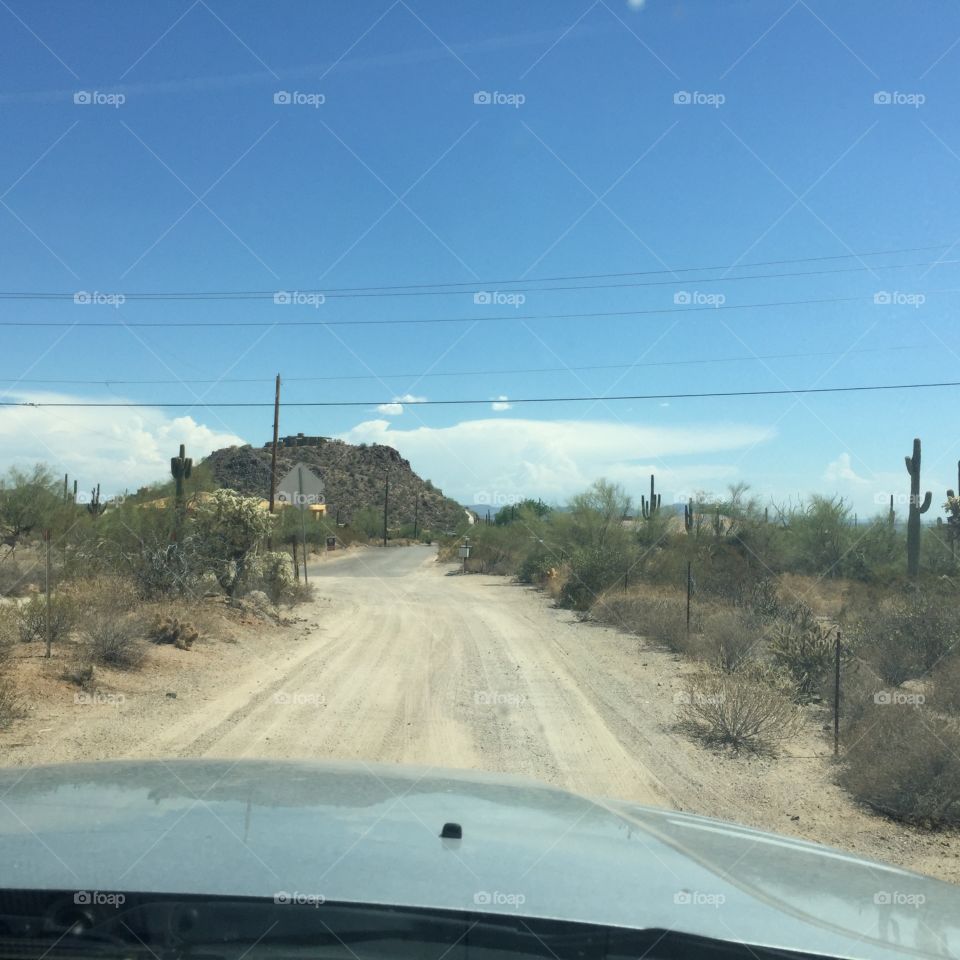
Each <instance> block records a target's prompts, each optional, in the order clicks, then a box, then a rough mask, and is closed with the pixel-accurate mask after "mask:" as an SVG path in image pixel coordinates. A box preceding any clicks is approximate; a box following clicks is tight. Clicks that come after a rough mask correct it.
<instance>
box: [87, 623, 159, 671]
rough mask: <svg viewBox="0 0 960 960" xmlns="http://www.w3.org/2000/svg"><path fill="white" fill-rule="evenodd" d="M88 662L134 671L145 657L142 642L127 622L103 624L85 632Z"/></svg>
mask: <svg viewBox="0 0 960 960" xmlns="http://www.w3.org/2000/svg"><path fill="white" fill-rule="evenodd" d="M86 645H87V649H88V651H89V656H90V661H91V663H93V664H100V665H101V666H105V667H116V668H117V669H118V670H136V669H137V668H138V667H140V666H142V665H143V661H144V658H145V657H146V650H145V649H144V645H143V641H142V640H141V639H140V637H139V636H137V634H136V632H135V629H134V627H133V625H132V624H131V623H130V622H129V621H127V622H124V621H120V622H104V623H100V624H98V625H97V626H95V627H92V628H90V629H89V630H88V631H87V632H86Z"/></svg>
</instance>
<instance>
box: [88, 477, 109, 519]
mask: <svg viewBox="0 0 960 960" xmlns="http://www.w3.org/2000/svg"><path fill="white" fill-rule="evenodd" d="M106 509H107V505H106V504H105V503H101V502H100V484H99V483H98V484H97V485H96V487H94V489H93V490H91V491H90V501H89V502H88V503H87V511H88V512H89V513H90V515H91V516H92V517H93V518H94V519H96V518H97V517H99V516H100V514H101V513H103V511H104V510H106Z"/></svg>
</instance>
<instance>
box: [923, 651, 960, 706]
mask: <svg viewBox="0 0 960 960" xmlns="http://www.w3.org/2000/svg"><path fill="white" fill-rule="evenodd" d="M930 679H931V680H932V681H933V696H932V697H931V699H932V702H933V706H934V708H935V709H937V710H943V711H944V712H946V713H956V714H960V655H957V654H954V655H952V656H949V657H946V658H945V659H944V660H943V661H942V662H941V663H939V664H937V666H936V667H935V668H934V670H933V671H932V672H931V674H930Z"/></svg>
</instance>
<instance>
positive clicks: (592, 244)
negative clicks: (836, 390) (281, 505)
mask: <svg viewBox="0 0 960 960" xmlns="http://www.w3.org/2000/svg"><path fill="white" fill-rule="evenodd" d="M0 23H2V25H3V28H2V30H0V64H2V67H0V71H2V78H3V83H2V88H0V114H2V116H3V119H4V123H5V130H6V134H7V135H6V137H5V138H4V150H3V152H2V154H0V289H2V290H3V291H4V292H53V293H66V294H73V293H77V292H80V291H85V292H88V293H91V292H96V293H97V294H100V295H106V298H107V299H109V298H110V297H111V296H112V297H113V298H114V299H122V298H127V299H126V301H125V302H123V303H122V304H120V305H116V304H114V303H109V302H104V303H96V302H95V303H74V302H73V300H72V299H69V298H68V299H66V300H59V301H58V300H53V301H51V300H43V299H3V300H0V320H3V321H6V322H8V323H9V322H10V321H19V322H21V323H26V324H29V325H25V326H8V327H6V328H5V329H4V330H3V331H2V336H3V340H4V350H3V354H2V361H0V376H2V377H3V379H4V384H3V389H4V391H5V399H8V400H15V401H33V402H39V401H42V400H45V399H46V400H53V399H61V400H63V399H66V400H76V401H84V400H86V401H96V400H101V401H107V402H109V401H127V402H132V403H136V404H140V406H137V407H133V408H124V409H120V410H107V409H90V408H67V409H64V408H56V409H50V408H47V409H39V408H30V409H23V408H6V409H4V410H0V441H2V443H0V466H5V465H8V464H12V463H18V464H21V463H26V462H33V461H36V460H45V461H47V462H50V463H51V464H52V465H55V466H56V467H58V468H59V469H65V470H69V471H70V472H71V474H72V475H76V476H79V477H80V480H81V483H82V484H86V483H93V482H98V481H99V482H101V483H103V484H104V486H105V487H110V488H114V489H122V488H123V487H124V486H135V485H136V484H137V483H140V482H145V481H147V480H150V479H155V478H160V477H162V476H163V473H164V471H165V469H166V468H165V466H164V464H165V463H166V458H167V457H168V456H169V455H170V454H171V453H173V452H175V451H176V446H177V444H179V443H180V442H186V443H187V444H188V446H189V447H190V449H191V451H193V452H194V454H195V455H196V456H199V455H202V454H203V453H205V452H207V451H208V450H209V449H212V448H213V447H215V446H218V445H220V444H222V443H225V442H242V441H247V442H252V443H255V444H259V443H263V442H264V441H266V440H267V439H268V437H269V434H270V429H271V420H272V411H271V410H270V409H268V408H266V407H265V408H262V409H237V408H234V409H225V408H216V407H212V406H209V405H208V404H211V403H214V402H217V401H219V402H231V401H232V402H237V401H262V402H264V403H269V402H270V401H271V400H272V383H271V380H272V377H273V376H274V374H275V373H277V372H280V373H281V375H282V376H283V378H284V380H285V386H284V400H285V401H289V402H296V401H301V402H306V401H333V400H337V401H370V402H369V403H368V404H364V405H361V406H359V407H347V408H336V407H324V408H296V407H289V408H286V409H285V410H284V412H283V418H282V424H281V428H282V431H283V432H284V433H287V432H296V431H298V430H303V431H305V432H308V433H322V434H327V435H339V436H344V437H346V438H348V439H351V440H354V441H358V442H359V441H361V440H366V441H378V442H385V443H391V444H392V445H394V446H396V447H397V448H398V449H400V450H401V452H402V453H403V454H404V455H405V456H407V457H408V458H410V460H411V461H412V463H413V466H414V468H415V469H416V470H418V472H420V473H421V474H423V475H424V476H429V477H430V478H431V479H433V481H434V482H435V483H437V484H438V485H440V486H442V487H443V488H444V489H445V490H446V491H447V492H449V493H450V494H452V495H453V496H456V497H457V498H459V499H461V500H462V501H464V502H475V501H477V499H478V496H479V498H480V499H482V498H483V497H487V498H488V499H490V500H491V501H492V502H494V503H497V502H501V501H505V500H507V499H509V498H511V497H515V496H521V495H533V496H543V497H544V498H545V499H549V500H562V499H564V498H565V497H566V496H568V495H569V494H571V493H573V492H576V491H577V490H578V489H581V488H582V487H583V486H585V485H586V484H587V483H589V482H590V481H591V480H592V479H594V478H595V477H597V476H601V475H605V476H607V477H610V478H612V479H617V480H619V481H621V482H623V483H624V484H625V485H626V486H627V487H628V488H629V489H630V490H631V491H632V492H634V493H635V494H636V495H637V496H638V495H639V493H640V492H641V491H642V489H643V488H644V478H645V477H646V476H647V475H648V474H649V472H650V471H651V470H653V471H655V472H656V473H657V475H658V478H659V485H660V488H661V490H662V491H663V493H664V496H665V499H667V500H670V499H675V498H676V499H679V498H682V497H683V496H685V495H686V494H688V493H691V492H693V491H695V490H698V489H705V490H721V489H723V487H724V486H725V485H726V484H728V483H731V482H735V481H739V480H745V481H747V482H749V483H751V485H752V486H753V488H754V490H755V491H756V492H757V493H758V494H759V495H761V496H763V497H764V498H768V497H769V498H773V499H776V500H785V499H787V498H788V497H790V496H794V497H795V496H797V495H804V494H808V493H811V492H821V493H839V494H842V495H844V496H845V497H847V498H848V499H850V500H851V501H852V502H853V503H854V504H855V506H856V509H857V510H858V511H859V512H860V514H861V515H864V514H867V513H870V512H872V511H873V510H874V509H876V504H877V501H878V500H881V499H883V500H885V498H886V496H887V494H888V493H889V492H896V493H900V492H906V489H907V477H906V473H905V471H904V468H903V466H902V462H903V456H904V454H906V453H908V452H909V450H910V443H911V441H912V438H913V437H914V436H920V437H922V438H923V441H924V455H925V460H924V487H925V488H930V489H932V490H933V491H934V500H935V502H936V503H939V502H941V501H942V494H943V491H944V490H945V489H946V487H947V486H953V485H954V483H955V480H956V470H955V468H956V463H957V459H958V456H960V441H958V436H957V430H956V427H955V426H954V423H953V418H952V417H951V416H950V414H949V411H951V409H952V407H953V401H954V399H955V395H956V388H941V389H936V390H918V391H910V392H907V391H904V392H900V391H896V392H888V393H863V394H846V395H840V394H824V395H821V396H804V397H796V396H794V397H743V398H724V399H717V398H713V399H671V400H669V401H666V400H644V401H609V402H599V403H586V402H576V403H564V404H551V405H529V406H528V405H523V404H519V403H511V402H510V401H511V400H517V399H518V398H524V397H536V396H600V395H604V394H611V395H622V394H644V395H647V394H665V393H671V394H675V393H696V392H711V391H731V390H766V389H772V390H776V389H789V388H806V387H814V386H848V385H861V384H890V383H908V382H932V381H943V380H955V379H960V378H958V377H957V369H958V364H957V361H958V353H957V352H956V347H957V338H956V324H955V322H953V321H952V313H953V312H954V311H955V307H956V303H957V291H958V290H960V285H958V283H957V265H956V264H954V263H951V262H950V261H953V260H960V217H958V215H957V214H958V207H960V194H958V191H957V185H958V182H960V122H958V113H957V110H956V91H957V89H958V85H957V80H958V72H960V9H958V8H957V7H956V6H955V5H954V4H948V3H945V2H944V3H934V2H929V3H926V2H925V3H921V4H919V5H909V6H908V5H906V4H902V3H888V2H879V3H878V2H872V3H866V2H849V3H845V4H842V5H837V4H828V3H824V2H816V0H806V2H804V0H798V2H790V0H783V2H781V0H766V2H759V0H757V2H738V0H730V2H724V3H718V2H707V0H685V2H679V0H647V2H646V3H643V4H639V3H636V2H635V3H628V2H626V0H599V2H595V3H592V4H591V2H589V0H578V2H566V0H556V2H551V3H549V4H547V3H526V4H517V3H514V2H502V3H484V4H467V3H451V2H448V3H439V2H433V0H429V2H428V0H417V2H414V0H409V2H408V0H397V2H390V0H383V2H376V3H374V2H369V3H368V2H361V3H355V4H342V3H336V4H334V3H318V2H311V3H279V4H272V5H264V4H253V3H244V2H232V3H230V4H223V3H217V2H214V0H209V2H208V0H197V2H189V0H185V2H176V3H174V2H169V3H160V4H152V5H138V6H131V5H129V4H121V3H104V2H98V3H96V4H93V3H83V2H80V3H69V4H68V3H50V2H34V3H31V4H26V3H23V2H22V0H3V2H2V3H0ZM480 93H485V94H488V95H489V96H487V97H484V96H481V97H479V99H480V100H481V101H482V100H485V99H486V100H489V101H492V102H480V103H477V102H475V100H477V99H478V97H477V95H478V94H480ZM278 94H281V96H279V97H278ZM282 94H288V95H289V96H287V97H285V96H283V95H282ZM76 99H80V100H81V101H82V100H85V99H86V100H90V101H92V102H86V103H84V102H80V103H76V102H75V100H76ZM276 99H280V100H281V101H283V100H284V99H287V100H289V101H291V102H286V103H284V102H280V103H277V102H275V100H276ZM878 100H880V101H881V102H877V101H878ZM118 101H122V102H119V103H118ZM677 101H679V102H677ZM685 101H686V102H685ZM883 101H888V102H883ZM935 245H939V246H937V247H936V249H913V248H932V247H934V246H935ZM886 250H890V251H894V250H903V251H905V252H903V253H891V254H885V255H872V256H866V254H868V253H872V252H874V251H886ZM815 257H842V258H843V259H834V260H825V261H818V262H807V263H802V262H797V261H801V260H803V259H805V258H815ZM768 261H793V262H789V263H785V264H783V265H780V266H772V265H771V266H764V267H751V266H748V265H749V264H755V263H761V262H768ZM938 261H946V262H938ZM705 266H719V267H725V268H729V269H718V270H712V271H693V272H691V271H690V270H689V268H691V267H705ZM825 271H831V272H825ZM776 273H787V274H793V275H792V276H784V277H774V278H770V277H768V278H766V279H762V278H761V279H757V278H756V277H757V275H758V274H761V275H768V274H776ZM798 273H799V274H806V275H803V276H796V274H798ZM594 274H634V276H628V277H621V278H619V279H618V280H591V281H582V280H581V281H571V282H569V283H567V284H566V285H567V286H580V287H587V288H588V289H579V290H546V289H543V288H544V287H547V286H557V285H561V286H562V285H564V284H562V283H561V284H558V283H554V282H547V283H544V282H537V281H539V280H540V278H552V277H567V276H576V277H580V276H584V275H594ZM641 274H642V275H641ZM738 277H740V278H744V277H747V278H753V279H737V278H738ZM504 280H516V281H521V282H519V283H514V284H512V285H511V284H500V283H497V282H499V281H504ZM493 281H497V282H493ZM415 283H421V284H459V285H460V286H457V287H449V286H448V287H445V288H444V289H443V292H434V293H433V294H431V295H429V296H423V295H420V296H409V295H405V296H389V297H387V296H374V297H371V296H364V297H351V298H345V297H337V296H335V295H334V291H336V290H337V289H343V288H351V287H353V288H357V287H362V288H370V287H384V286H388V285H399V284H403V285H407V284H415ZM614 284H616V285H614ZM628 284H631V285H628ZM641 284H643V285H641ZM600 286H606V289H600V288H598V287H600ZM299 290H316V291H329V293H328V295H327V296H326V299H325V302H323V303H322V304H319V303H316V304H313V303H302V304H298V303H292V304H275V303H274V302H273V300H272V298H269V297H268V298H267V299H260V300H242V301H238V300H199V301H198V300H173V301H171V300H162V301H154V302H142V301H136V300H135V299H132V296H133V295H135V294H137V293H144V292H152V293H157V292H180V291H203V292H208V291H263V292H266V293H269V292H271V291H299ZM479 292H487V293H497V292H499V293H508V292H510V293H517V292H522V293H523V296H524V298H525V302H523V303H520V304H515V303H510V302H493V303H490V304H483V303H475V294H477V293H479ZM495 299H496V298H495ZM500 299H501V300H502V299H504V298H500ZM685 299H686V300H688V301H689V303H684V300H685ZM811 300H815V301H821V302H817V303H803V304H801V303H796V301H811ZM875 300H879V301H880V302H875ZM822 301H830V302H822ZM887 301H889V302H887ZM716 304H719V305H721V306H722V309H714V308H713V306H714V305H716ZM756 304H768V305H769V304H782V305H780V306H752V307H749V308H746V307H747V305H756ZM698 305H699V306H705V307H707V309H704V310H699V311H691V310H690V306H698ZM627 312H629V315H619V316H599V315H598V314H604V313H614V314H626V313H627ZM571 313H576V314H585V315H586V316H581V317H578V318H575V319H574V318H570V319H557V318H556V317H555V315H557V314H571ZM544 315H546V316H547V317H549V319H544V318H543V317H544ZM536 317H540V318H541V319H534V318H536ZM449 318H466V319H468V320H471V321H472V322H463V323H437V324H424V323H419V324H390V325H388V324H368V323H367V322H368V321H371V320H412V319H416V320H436V319H449ZM476 318H484V319H476ZM325 320H336V321H339V322H347V323H350V322H353V323H356V324H357V325H354V326H349V325H341V326H328V327H324V326H306V327H301V328H300V329H296V328H292V327H290V326H271V325H273V324H275V323H277V322H278V321H279V322H281V323H283V324H289V323H294V322H299V321H325ZM191 322H206V323H223V322H240V323H251V324H254V323H258V324H261V325H260V326H255V327H249V328H245V329H244V328H241V329H238V328H223V329H220V330H216V329H210V328H209V327H207V328H203V327H201V328H192V329H191V328H189V327H182V326H181V327H175V326H169V327H167V328H164V327H163V326H159V327H157V326H154V327H148V328H144V329H139V330H138V329H137V325H138V324H142V323H154V324H158V323H159V324H161V325H162V324H170V323H191ZM49 323H68V324H72V325H73V326H72V327H62V326H61V327H51V326H43V325H44V324H49ZM89 323H107V324H109V326H106V327H104V326H101V327H87V328H86V329H84V325H85V324H89ZM264 324H266V325H264ZM797 354H802V355H803V356H796V355H797ZM784 355H793V356H784ZM758 358H759V359H758ZM691 361H712V362H708V363H700V362H691ZM615 364H620V365H624V364H627V365H630V366H626V367H623V366H621V367H619V368H616V369H614V368H611V366H610V365H615ZM590 365H595V366H598V367H603V368H604V369H593V370H584V369H572V368H582V367H586V366H590ZM531 368H551V370H549V371H548V372H538V373H515V372H514V373H511V372H507V371H511V370H529V369H531ZM469 371H486V372H485V373H483V374H482V375H465V372H469ZM497 371H499V372H497ZM411 374H412V375H411ZM417 374H429V375H427V376H417ZM447 374H459V375H447ZM336 376H342V377H343V376H345V377H357V378H359V377H368V378H369V379H366V380H363V379H351V380H342V381H330V380H325V381H320V380H308V379H305V378H320V377H336ZM71 380H73V381H96V380H103V381H106V380H109V381H112V382H113V383H112V384H111V386H109V387H106V386H103V385H96V384H89V383H88V384H84V383H67V382H54V381H71ZM123 380H133V381H136V380H168V381H171V382H169V383H161V384H143V383H136V384H121V383H116V382H115V381H123ZM230 380H242V381H245V382H240V383H231V382H228V381H230ZM44 381H47V382H44ZM193 381H210V382H206V383H202V382H193ZM251 381H253V382H251ZM403 397H412V398H427V399H430V400H444V399H457V398H478V399H483V400H488V399H489V400H491V401H494V400H496V399H497V398H501V397H503V398H508V399H507V400H504V401H501V402H499V403H497V404H496V405H495V406H494V404H492V403H491V404H489V405H488V404H486V403H484V404H482V405H478V406H437V407H430V406H419V405H417V404H416V403H410V402H407V403H402V404H399V405H389V403H390V401H393V400H394V399H395V398H403ZM157 402H186V403H195V406H193V407H192V408H190V409H182V410H179V409H163V408H158V407H155V406H152V405H151V404H152V403H157ZM381 404H388V405H387V406H383V407H380V405H381ZM930 516H932V514H931V515H930Z"/></svg>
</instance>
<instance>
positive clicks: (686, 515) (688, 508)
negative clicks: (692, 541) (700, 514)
mask: <svg viewBox="0 0 960 960" xmlns="http://www.w3.org/2000/svg"><path fill="white" fill-rule="evenodd" d="M683 527H684V529H685V530H686V531H687V533H692V532H693V497H690V498H689V499H688V500H687V502H686V503H685V504H684V505H683Z"/></svg>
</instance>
